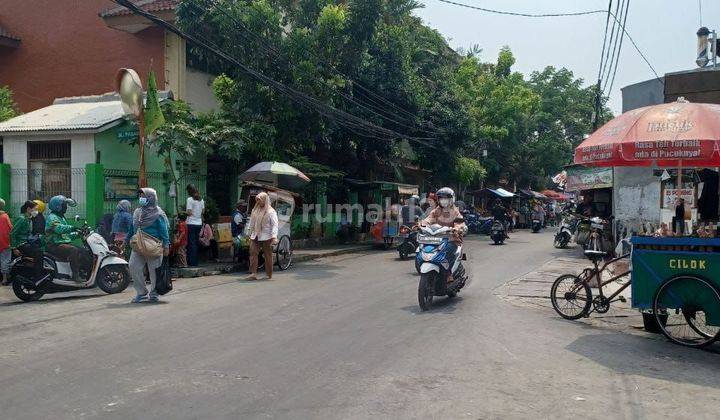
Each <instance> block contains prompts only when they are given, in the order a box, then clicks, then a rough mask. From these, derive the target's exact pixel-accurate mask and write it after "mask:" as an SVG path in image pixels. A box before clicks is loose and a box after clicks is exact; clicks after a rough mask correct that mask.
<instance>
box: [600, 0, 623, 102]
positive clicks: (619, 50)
mask: <svg viewBox="0 0 720 420" xmlns="http://www.w3.org/2000/svg"><path fill="white" fill-rule="evenodd" d="M629 11H630V0H627V4H626V5H625V17H624V18H623V23H622V26H621V27H622V28H623V29H624V28H625V27H626V26H627V18H628V12H629ZM624 39H625V32H623V33H622V34H621V35H620V46H619V47H618V53H617V58H616V59H615V69H614V70H613V75H612V79H610V89H608V91H607V96H610V92H612V88H613V85H615V75H616V74H617V69H618V64H619V63H620V53H621V52H622V44H623V40H624ZM603 91H605V89H604V88H603Z"/></svg>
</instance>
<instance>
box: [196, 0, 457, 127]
mask: <svg viewBox="0 0 720 420" xmlns="http://www.w3.org/2000/svg"><path fill="white" fill-rule="evenodd" d="M206 1H209V2H211V4H212V5H213V6H214V7H215V8H216V9H217V10H220V11H221V13H223V14H225V15H226V16H227V17H229V18H230V19H231V20H233V21H235V22H236V24H237V25H238V26H241V27H242V28H243V29H244V30H245V31H247V32H249V33H250V34H251V35H252V36H253V37H255V38H256V39H257V40H258V41H259V42H260V43H261V44H264V45H266V46H267V43H266V42H265V40H264V39H263V38H262V37H260V36H259V35H257V34H255V33H254V32H252V31H251V30H250V29H249V28H247V26H246V25H244V24H243V23H242V22H241V21H239V20H238V19H237V18H235V17H233V16H230V15H229V14H228V13H227V11H225V10H224V9H221V8H220V7H219V5H218V3H216V2H215V1H214V0H206ZM250 10H252V11H253V12H256V10H255V9H253V8H250ZM255 16H257V17H258V18H260V19H261V20H262V21H264V22H265V23H266V27H268V28H270V29H276V28H275V26H276V24H275V23H273V22H270V20H268V18H267V17H265V16H264V15H262V14H261V13H256V14H255ZM280 29H281V30H282V31H283V33H284V34H285V35H288V34H289V33H288V32H287V31H286V30H285V28H282V27H281V28H280ZM299 46H300V48H301V49H302V50H303V51H305V52H307V53H308V54H310V55H312V56H314V57H315V58H317V59H318V60H319V61H320V62H321V63H322V64H325V65H327V66H329V67H330V68H331V69H332V70H333V71H335V73H337V74H338V75H340V76H342V77H344V78H345V79H347V80H348V81H350V82H351V83H352V85H353V86H354V87H356V88H357V92H356V93H358V94H361V91H362V92H363V93H362V97H364V98H365V99H366V101H365V102H363V101H362V97H358V98H355V97H350V96H347V95H343V94H341V95H342V96H343V97H345V98H346V99H348V100H349V101H351V102H353V103H355V104H356V105H358V106H360V107H362V108H365V109H368V107H369V108H372V109H368V110H369V111H370V112H372V113H373V114H376V115H379V116H380V117H382V118H384V119H387V120H390V121H392V122H395V123H396V124H398V125H400V126H402V127H405V128H410V129H412V130H416V131H421V132H425V133H429V134H442V132H443V131H444V130H442V129H435V128H434V127H431V124H428V123H423V124H421V123H418V120H420V119H421V118H420V117H419V116H417V115H416V114H414V113H412V112H410V111H408V110H406V109H404V108H402V107H400V106H399V105H397V104H395V103H393V102H391V101H389V100H387V99H386V98H384V97H383V96H382V95H379V94H377V93H375V92H374V91H372V90H371V89H369V88H367V87H365V86H363V85H362V84H361V83H360V82H358V81H357V80H354V79H353V78H351V77H350V76H348V75H347V74H345V73H343V72H341V71H340V70H338V69H337V67H336V66H335V65H334V64H333V63H326V62H324V60H323V59H322V58H321V57H320V56H319V55H317V54H316V53H315V52H313V51H311V50H309V49H307V48H305V47H304V46H303V45H299ZM269 49H271V52H272V53H273V54H275V55H276V56H279V55H282V53H280V52H278V51H277V50H275V49H274V48H272V47H269ZM283 57H284V58H285V60H287V61H288V62H289V61H290V60H289V58H288V57H287V56H286V55H284V56H283ZM290 64H292V63H290ZM373 98H375V99H373ZM388 107H390V108H391V109H389V108H388ZM393 111H395V112H393ZM396 112H398V113H400V114H404V115H407V117H403V116H401V115H399V114H398V113H396ZM381 114H385V115H381ZM388 116H391V117H392V118H388ZM408 117H409V118H408ZM397 120H402V121H405V122H407V123H410V124H413V125H414V126H415V127H409V126H408V125H405V124H403V123H401V122H399V121H397ZM425 127H428V128H430V130H428V129H425Z"/></svg>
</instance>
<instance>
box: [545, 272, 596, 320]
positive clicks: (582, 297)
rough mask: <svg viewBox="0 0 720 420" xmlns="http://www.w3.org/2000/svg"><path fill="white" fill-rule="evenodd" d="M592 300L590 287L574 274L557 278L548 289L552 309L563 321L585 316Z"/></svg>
mask: <svg viewBox="0 0 720 420" xmlns="http://www.w3.org/2000/svg"><path fill="white" fill-rule="evenodd" d="M592 300H593V299H592V291H591V290H590V286H589V285H588V284H587V282H586V281H583V280H582V279H581V278H580V277H578V276H576V275H574V274H565V275H562V276H560V277H558V278H557V279H556V280H555V282H554V283H553V285H552V289H550V301H551V302H552V305H553V308H554V309H555V312H557V313H558V315H560V316H561V317H563V318H565V319H580V318H582V317H584V316H587V314H588V313H589V312H590V305H591V304H592Z"/></svg>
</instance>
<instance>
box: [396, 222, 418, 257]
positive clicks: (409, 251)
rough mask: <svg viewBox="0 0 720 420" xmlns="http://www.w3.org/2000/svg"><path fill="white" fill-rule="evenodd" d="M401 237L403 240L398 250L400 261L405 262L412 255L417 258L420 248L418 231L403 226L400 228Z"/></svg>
mask: <svg viewBox="0 0 720 420" xmlns="http://www.w3.org/2000/svg"><path fill="white" fill-rule="evenodd" d="M400 236H401V237H402V238H403V241H402V243H401V244H400V245H398V248H397V250H398V254H399V255H400V259H401V260H405V259H407V258H408V257H410V256H411V255H412V256H415V252H416V251H417V247H418V242H417V231H415V230H413V229H411V228H410V227H408V226H405V225H403V226H401V227H400Z"/></svg>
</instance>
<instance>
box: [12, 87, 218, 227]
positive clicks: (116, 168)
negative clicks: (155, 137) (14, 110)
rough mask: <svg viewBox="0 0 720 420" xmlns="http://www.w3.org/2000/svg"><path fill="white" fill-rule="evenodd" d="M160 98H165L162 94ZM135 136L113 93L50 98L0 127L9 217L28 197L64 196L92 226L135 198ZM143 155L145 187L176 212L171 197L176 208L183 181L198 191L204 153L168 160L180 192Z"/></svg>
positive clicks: (154, 159)
mask: <svg viewBox="0 0 720 420" xmlns="http://www.w3.org/2000/svg"><path fill="white" fill-rule="evenodd" d="M160 96H161V100H170V99H169V98H168V95H167V94H163V93H161V95H160ZM137 136H138V130H137V124H136V123H135V122H134V121H130V120H128V119H127V118H126V117H125V115H124V113H123V110H122V106H121V105H120V99H119V97H118V96H117V95H115V94H106V95H99V96H84V97H73V98H60V99H56V100H55V101H54V103H53V104H52V105H50V106H48V107H45V108H41V109H38V110H36V111H33V112H30V113H27V114H24V115H21V116H18V117H16V118H13V119H10V120H8V121H5V122H3V123H0V138H1V139H2V162H3V166H2V170H0V197H2V198H4V199H5V200H6V202H8V203H9V204H10V206H9V209H10V211H11V212H15V211H17V209H19V207H20V205H21V204H22V203H23V202H24V201H25V200H27V199H42V200H45V201H47V200H48V199H49V198H50V197H52V196H54V195H57V194H63V195H66V196H70V197H72V198H74V199H75V200H76V201H77V202H78V207H76V208H75V209H74V210H73V211H74V212H76V213H78V214H81V215H84V216H87V218H88V220H89V221H90V222H91V223H93V224H94V223H95V222H97V221H98V220H99V219H100V218H101V217H102V216H103V215H104V214H108V213H113V212H114V211H115V207H116V205H117V203H118V202H119V201H120V200H122V199H131V200H132V199H135V198H136V191H137V181H138V167H139V158H138V148H137V147H136V146H135V145H134V143H135V142H136V141H137ZM145 155H146V167H147V172H148V185H149V186H150V187H152V188H155V189H156V190H157V191H158V197H159V199H160V204H161V205H162V206H163V208H164V209H166V211H167V212H168V213H169V214H174V213H175V211H174V209H175V202H176V200H177V201H178V202H179V203H181V204H180V206H181V208H182V203H184V201H185V199H186V198H187V196H186V193H185V186H186V185H187V184H190V183H191V184H194V185H196V186H198V187H199V188H200V190H201V191H202V192H203V193H204V192H205V189H206V176H207V163H206V157H205V156H204V155H198V156H193V157H192V158H191V159H180V158H179V157H178V156H172V157H171V162H172V165H173V167H174V169H175V175H176V177H177V185H178V186H179V188H176V187H175V185H174V183H173V176H172V174H171V172H170V171H169V170H168V169H167V167H166V164H165V159H164V158H162V157H160V156H158V154H157V151H156V150H153V149H152V148H151V147H149V148H148V149H146V154H145Z"/></svg>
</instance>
